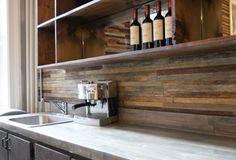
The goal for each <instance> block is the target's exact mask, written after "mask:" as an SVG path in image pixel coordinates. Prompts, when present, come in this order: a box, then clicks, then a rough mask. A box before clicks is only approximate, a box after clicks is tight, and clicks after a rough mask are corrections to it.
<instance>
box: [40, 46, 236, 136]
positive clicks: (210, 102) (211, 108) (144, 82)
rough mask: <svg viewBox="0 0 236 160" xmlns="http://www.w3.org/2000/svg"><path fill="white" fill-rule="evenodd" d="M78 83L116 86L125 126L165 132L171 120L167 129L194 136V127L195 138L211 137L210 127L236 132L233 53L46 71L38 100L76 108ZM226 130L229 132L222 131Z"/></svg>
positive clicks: (235, 56) (235, 70)
mask: <svg viewBox="0 0 236 160" xmlns="http://www.w3.org/2000/svg"><path fill="white" fill-rule="evenodd" d="M83 79H89V80H104V79H106V80H115V81H117V82H118V90H119V107H120V109H121V112H120V118H121V119H120V120H121V121H124V122H126V123H127V122H131V123H135V122H136V123H137V124H141V121H140V116H144V117H142V121H143V123H142V124H154V125H156V126H160V125H161V126H170V127H171V125H170V123H171V122H173V121H175V120H176V123H177V124H176V125H175V124H174V123H173V126H172V128H178V129H184V128H186V126H187V128H188V130H193V131H195V130H196V125H197V129H198V130H199V132H204V133H205V131H206V130H207V132H209V133H211V134H215V130H213V129H212V125H210V124H212V123H213V124H220V125H217V126H215V128H217V127H218V128H219V129H223V130H227V131H230V130H231V131H233V128H234V129H235V127H236V123H235V124H233V123H232V122H235V120H236V117H235V116H236V51H224V52H215V53H199V54H197V55H196V54H195V55H192V56H179V57H170V58H161V59H153V60H152V61H142V62H130V63H118V64H111V65H104V66H97V67H93V68H71V69H67V70H63V69H60V70H59V69H58V70H56V69H54V70H53V69H47V70H44V71H43V96H44V98H52V99H65V100H67V101H69V102H71V103H76V102H78V100H77V98H76V97H77V84H78V83H79V82H80V81H81V80H83ZM127 110H128V111H127ZM147 111H149V112H148V114H145V115H143V114H144V113H147ZM127 113H128V114H127ZM137 113H138V114H137ZM165 113H166V114H165ZM167 113H168V114H167ZM171 113H172V114H171ZM160 114H162V116H159V115H160ZM183 114H184V115H187V116H182V115H183ZM163 115H165V116H163ZM191 115H194V116H191ZM184 117H187V118H184ZM212 117H228V118H231V119H230V120H227V119H226V120H222V119H220V118H219V119H217V118H212ZM159 118H160V119H159ZM163 119H164V120H163ZM169 119H170V121H169ZM202 121H204V124H206V123H207V124H208V125H207V126H206V125H204V124H203V123H202ZM193 122H195V124H194V123H193ZM158 123H160V124H158ZM229 124H230V126H231V127H232V128H227V127H226V126H227V125H229ZM224 125H226V126H224ZM191 127H192V128H191ZM221 127H223V128H221ZM234 131H235V130H234ZM225 132H226V131H225ZM226 133H227V132H226ZM222 134H223V133H222ZM228 135H229V136H232V135H233V136H235V135H234V134H228Z"/></svg>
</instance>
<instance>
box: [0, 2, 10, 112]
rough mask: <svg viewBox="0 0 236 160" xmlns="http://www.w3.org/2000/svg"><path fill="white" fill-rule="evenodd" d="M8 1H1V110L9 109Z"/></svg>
mask: <svg viewBox="0 0 236 160" xmlns="http://www.w3.org/2000/svg"><path fill="white" fill-rule="evenodd" d="M7 38H8V37H7V0H0V109H1V108H3V107H4V108H7V107H9V99H8V97H9V90H8V88H9V86H8V85H9V84H8V76H9V75H8V73H9V71H8V50H7V46H8V45H7Z"/></svg>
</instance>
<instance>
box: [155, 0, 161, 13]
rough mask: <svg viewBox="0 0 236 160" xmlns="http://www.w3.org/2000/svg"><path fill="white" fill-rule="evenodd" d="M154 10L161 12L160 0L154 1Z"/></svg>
mask: <svg viewBox="0 0 236 160" xmlns="http://www.w3.org/2000/svg"><path fill="white" fill-rule="evenodd" d="M156 12H157V14H160V13H161V1H157V3H156Z"/></svg>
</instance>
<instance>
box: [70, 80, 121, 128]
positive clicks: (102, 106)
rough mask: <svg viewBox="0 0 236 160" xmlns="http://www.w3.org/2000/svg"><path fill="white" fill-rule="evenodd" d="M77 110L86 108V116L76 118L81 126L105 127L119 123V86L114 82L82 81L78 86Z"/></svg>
mask: <svg viewBox="0 0 236 160" xmlns="http://www.w3.org/2000/svg"><path fill="white" fill-rule="evenodd" d="M78 99H79V100H81V101H83V102H82V103H79V104H76V105H74V106H73V107H72V108H73V109H77V108H81V107H86V114H85V116H75V118H74V121H75V122H77V123H80V124H86V125H95V126H103V125H107V124H110V123H113V122H115V121H117V119H118V118H117V84H116V82H114V81H95V82H93V81H82V82H81V83H79V84H78Z"/></svg>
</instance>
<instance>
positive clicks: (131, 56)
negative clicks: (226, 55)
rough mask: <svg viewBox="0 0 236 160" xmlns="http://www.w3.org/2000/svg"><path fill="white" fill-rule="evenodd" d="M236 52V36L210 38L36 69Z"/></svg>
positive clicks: (91, 65) (90, 65)
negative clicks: (216, 52) (204, 53)
mask: <svg viewBox="0 0 236 160" xmlns="http://www.w3.org/2000/svg"><path fill="white" fill-rule="evenodd" d="M232 50H236V36H230V37H224V38H212V39H208V40H201V41H195V42H188V43H182V44H177V45H174V46H166V47H161V48H152V49H147V50H140V51H130V52H124V53H120V54H113V55H105V56H99V57H93V58H85V59H80V60H75V61H68V62H62V63H56V64H49V65H42V66H38V67H37V68H38V69H44V68H68V67H93V66H99V65H103V64H111V63H119V62H128V61H140V60H152V59H154V58H161V57H171V56H183V55H191V54H199V53H203V52H206V53H209V52H215V51H232Z"/></svg>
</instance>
